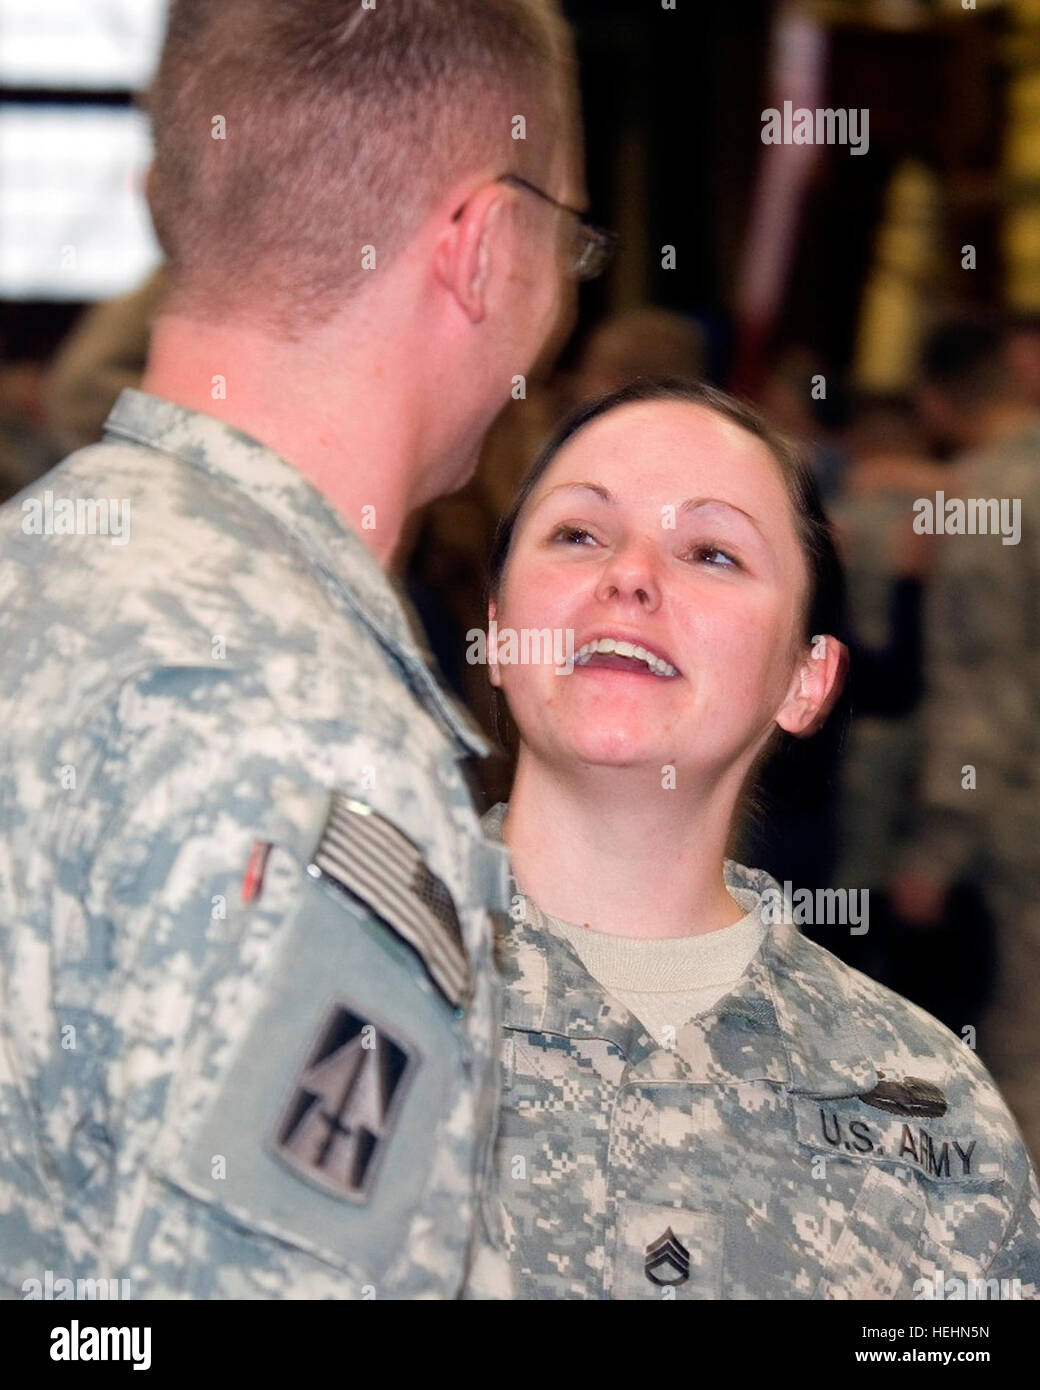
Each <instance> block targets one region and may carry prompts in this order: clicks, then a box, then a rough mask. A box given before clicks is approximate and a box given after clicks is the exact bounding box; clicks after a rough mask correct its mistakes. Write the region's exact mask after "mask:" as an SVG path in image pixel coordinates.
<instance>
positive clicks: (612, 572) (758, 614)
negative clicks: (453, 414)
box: [492, 401, 818, 775]
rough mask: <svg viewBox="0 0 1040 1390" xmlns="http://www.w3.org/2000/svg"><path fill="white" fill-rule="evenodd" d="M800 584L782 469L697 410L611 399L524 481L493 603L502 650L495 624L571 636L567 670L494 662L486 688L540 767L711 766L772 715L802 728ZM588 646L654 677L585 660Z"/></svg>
mask: <svg viewBox="0 0 1040 1390" xmlns="http://www.w3.org/2000/svg"><path fill="white" fill-rule="evenodd" d="M807 585H808V574H807V566H806V561H805V558H804V555H803V551H802V548H801V545H800V544H799V541H798V537H797V535H796V531H795V521H794V517H793V513H792V509H791V502H790V500H789V498H788V494H787V491H786V488H785V486H784V482H783V479H782V477H781V473H780V467H779V465H778V463H777V461H776V460H775V459H774V457H773V455H772V454H771V453H770V451H769V449H768V448H767V446H766V445H765V444H764V443H763V442H762V441H761V440H760V439H758V438H756V437H755V436H754V435H752V434H749V433H748V432H747V431H745V430H743V429H741V428H740V427H739V426H738V425H737V424H735V423H734V422H732V421H730V420H727V419H724V418H722V417H721V416H718V415H716V414H714V413H712V412H711V411H709V410H708V409H706V408H705V407H703V406H699V405H694V404H689V403H686V402H680V401H656V402H640V403H634V404H630V405H626V406H621V407H619V408H618V409H616V410H613V411H611V412H610V413H609V414H607V415H604V416H601V417H600V418H598V419H596V420H594V421H592V423H591V424H589V425H586V426H585V427H584V428H582V429H581V430H579V431H578V433H577V434H575V435H574V436H573V437H572V438H571V439H570V440H569V441H568V442H567V443H566V444H565V445H564V447H563V448H562V449H561V450H560V452H559V453H558V454H557V456H556V458H555V459H554V460H553V462H552V463H551V464H550V466H549V468H548V469H547V470H546V472H545V473H544V474H543V476H542V477H541V478H540V479H539V482H538V484H537V487H536V489H535V491H534V492H533V493H532V494H531V497H530V498H529V499H528V502H527V505H526V506H525V508H524V511H523V514H522V516H521V518H520V521H519V524H518V526H517V529H516V531H515V533H514V537H513V544H512V549H511V551H510V556H509V560H508V564H507V568H506V572H505V576H504V581H503V583H502V585H501V588H500V591H499V594H498V602H497V604H496V605H493V608H492V611H493V615H494V616H495V618H496V620H497V623H498V628H499V634H500V637H499V640H500V642H501V634H502V633H503V631H504V629H506V628H512V629H515V630H517V631H518V632H519V631H520V630H522V629H524V628H528V629H543V628H551V629H560V630H562V631H564V632H566V631H567V630H568V629H571V630H573V634H574V638H573V641H574V651H575V653H576V664H575V666H574V670H573V671H572V672H571V673H570V674H566V675H563V674H557V672H556V669H555V668H554V666H553V665H550V664H541V665H520V664H509V665H501V666H499V667H498V670H497V674H496V672H494V671H493V672H492V679H493V680H494V681H495V683H496V684H499V685H501V687H502V689H503V690H504V693H505V696H506V698H507V700H508V702H509V707H510V710H511V711H512V714H513V717H514V719H515V720H516V722H517V725H518V727H519V729H520V732H521V735H522V737H523V740H524V743H525V744H526V745H527V746H528V748H529V749H531V750H532V751H534V752H535V753H536V754H537V755H538V756H540V757H541V758H543V759H546V760H547V761H549V762H552V763H556V764H573V763H574V762H575V761H578V762H583V763H588V764H600V765H614V766H632V765H636V764H648V765H659V766H662V767H663V766H664V765H666V764H671V765H674V766H675V767H676V769H677V772H678V770H679V769H681V768H683V767H685V768H687V769H696V770H697V771H698V772H700V773H707V774H709V775H710V774H712V773H715V774H719V773H721V772H722V771H723V770H724V769H726V768H727V767H730V766H732V765H733V764H735V763H736V762H738V761H740V760H742V759H743V758H744V755H747V754H750V756H754V753H755V752H757V750H758V747H759V746H760V745H761V744H762V742H763V741H764V740H765V738H767V737H768V735H769V733H770V732H771V731H772V729H773V727H774V725H775V724H776V723H780V724H781V726H782V727H785V728H791V729H792V731H793V732H800V731H801V729H802V727H804V723H807V722H808V720H809V715H808V713H807V711H806V709H805V708H804V706H805V704H806V699H805V688H806V676H805V673H806V672H809V686H810V692H811V691H812V690H813V689H814V688H815V687H814V683H813V680H812V672H811V667H812V666H813V665H814V664H818V663H813V662H811V661H810V660H807V658H808V656H809V652H808V644H807V643H805V641H804V639H803V634H802V613H803V606H804V603H805V600H806V594H807ZM600 639H614V640H615V641H616V642H628V643H631V644H632V645H633V646H635V647H642V648H644V649H646V650H647V651H649V652H650V653H652V654H655V655H656V656H657V657H659V658H663V660H664V661H665V662H667V667H662V666H661V664H660V663H657V671H656V672H655V671H653V670H651V669H650V666H649V665H648V663H647V662H646V661H645V660H642V659H639V658H638V657H625V656H620V655H618V654H617V653H613V654H611V653H609V652H608V653H604V652H603V651H602V650H595V649H593V654H592V655H589V648H588V646H587V644H589V643H595V644H596V647H600V646H601V642H600ZM564 640H565V639H564ZM608 645H609V642H608ZM662 671H664V672H665V673H664V674H662ZM669 671H671V672H675V674H668V673H667V672H669ZM803 721H804V723H803ZM748 761H750V758H748Z"/></svg>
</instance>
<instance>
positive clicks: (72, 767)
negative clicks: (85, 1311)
mask: <svg viewBox="0 0 1040 1390" xmlns="http://www.w3.org/2000/svg"><path fill="white" fill-rule="evenodd" d="M47 490H49V491H50V492H51V493H52V495H53V498H55V499H73V500H74V499H77V498H78V499H105V498H111V499H128V500H129V505H130V520H131V525H130V532H129V537H128V539H127V542H126V543H125V544H113V543H112V538H111V537H109V536H105V535H100V534H87V535H59V534H51V535H39V534H31V533H29V534H27V532H26V529H25V527H24V525H23V521H24V520H25V518H26V517H27V516H28V515H29V512H30V510H31V509H32V507H33V503H34V501H41V500H42V499H43V497H44V493H45V491H47ZM26 504H28V505H26ZM0 646H2V650H3V652H4V662H3V667H2V671H0V737H2V739H3V742H4V748H3V753H2V756H0V924H2V927H0V993H2V998H0V1016H2V1033H0V1041H2V1046H0V1287H2V1288H3V1289H4V1291H5V1292H6V1293H7V1295H8V1296H10V1297H20V1296H22V1295H23V1293H24V1291H25V1289H26V1287H27V1281H31V1280H36V1281H42V1280H44V1278H45V1275H46V1272H47V1271H48V1270H49V1271H51V1272H52V1274H53V1276H54V1278H70V1279H79V1278H84V1279H88V1278H89V1279H101V1278H104V1279H124V1278H125V1279H128V1280H129V1281H130V1283H129V1291H130V1295H131V1296H132V1297H135V1298H137V1297H163V1296H166V1297H179V1296H181V1297H233V1298H248V1297H262V1298H273V1297H337V1298H350V1297H375V1298H389V1297H444V1296H456V1295H458V1294H460V1293H461V1294H463V1295H465V1296H481V1297H485V1296H488V1297H497V1296H509V1293H510V1289H511V1285H510V1281H509V1273H508V1266H507V1265H506V1262H505V1259H504V1258H503V1257H502V1256H501V1254H500V1253H499V1252H497V1251H496V1250H495V1249H494V1247H493V1246H492V1245H491V1244H490V1243H489V1242H488V1240H487V1232H486V1222H485V1220H484V1218H483V1216H482V1208H483V1206H484V1200H483V1179H484V1177H485V1175H486V1172H487V1166H488V1164H489V1161H490V1155H491V1143H490V1141H491V1136H492V1129H493V1124H494V1115H495V1108H496V1104H497V1074H496V1066H495V1046H496V1044H495V1039H496V1037H497V1029H498V1025H499V1001H498V989H497V984H496V983H495V980H494V974H493V969H492V966H491V961H490V956H491V944H492V943H491V928H490V922H489V917H488V912H487V909H488V908H489V907H499V906H501V905H502V904H503V903H504V902H505V900H506V889H507V886H508V884H507V877H506V871H507V863H506V858H505V854H504V851H503V850H502V849H501V848H500V847H497V846H490V845H488V844H487V842H486V841H484V839H483V837H482V836H481V833H480V828H479V822H478V820H477V817H476V814H475V812H474V810H473V809H472V805H471V802H470V799H469V795H468V791H467V786H466V782H465V778H464V775H463V769H462V767H461V766H460V762H461V760H462V759H464V758H466V757H467V756H468V755H470V754H473V753H482V752H484V751H485V750H486V745H485V743H484V741H483V739H482V737H481V736H480V735H479V734H478V733H476V731H475V730H474V729H473V727H472V726H471V725H470V724H469V723H468V721H467V720H466V719H465V717H464V716H463V715H462V714H461V713H460V712H459V711H457V710H456V708H455V707H454V706H453V704H452V703H451V702H450V700H449V699H448V698H447V697H446V696H445V695H444V693H443V692H442V691H441V689H440V687H439V686H438V685H437V683H436V681H435V679H434V678H433V677H432V675H431V673H430V671H429V670H428V669H427V667H426V666H425V665H424V663H423V661H422V658H421V655H420V651H419V648H418V647H417V645H416V642H415V640H414V639H413V637H412V635H411V633H410V631H409V629H408V626H407V623H406V619H405V615H404V612H403V610H402V608H401V606H400V604H399V602H398V600H397V597H396V595H395V592H394V590H393V589H392V587H391V585H390V584H389V582H388V580H387V579H386V577H385V576H384V575H383V573H382V571H381V570H380V569H379V567H378V565H377V564H376V562H375V560H374V559H373V558H372V557H371V556H370V555H369V553H368V552H367V550H366V549H365V548H364V546H363V545H362V544H361V541H360V540H359V539H358V537H357V536H356V535H355V534H354V533H353V532H352V531H351V530H350V529H349V528H348V526H347V525H345V524H344V523H343V522H342V521H341V520H340V519H339V518H338V517H337V515H336V514H335V513H334V512H333V511H332V510H331V509H330V508H329V507H328V506H327V505H326V503H325V502H324V501H323V500H322V499H321V497H320V496H319V495H318V494H317V493H316V492H315V491H314V490H313V489H312V488H311V487H310V486H309V484H307V483H306V482H305V481H304V479H303V478H302V477H301V476H300V475H299V474H298V473H296V471H295V470H294V469H292V468H291V467H290V466H289V465H288V464H286V463H285V462H284V461H282V460H281V459H279V458H278V457H276V456H275V455H274V454H272V453H271V452H270V451H269V450H267V449H265V448H264V447H262V446H261V445H259V444H258V443H256V442H255V441H253V440H250V439H249V438H248V437H246V436H244V435H242V434H240V433H238V432H237V431H234V430H232V429H230V428H228V427H226V426H225V425H223V424H221V423H220V422H218V421H216V420H214V419H210V418H208V417H205V416H203V415H199V414H196V413H194V412H191V411H187V410H184V409H181V408H180V407H177V406H174V405H172V404H170V403H168V402H165V401H161V400H158V399H156V398H154V397H151V396H148V395H145V394H143V393H141V392H137V391H127V392H124V394H123V395H122V396H121V397H120V399H119V401H118V402H117V404H116V407H115V409H114V410H113V412H112V414H111V416H110V417H109V421H108V425H107V435H106V439H105V441H104V442H102V443H101V444H99V445H96V446H93V447H91V448H88V449H85V450H82V451H81V452H79V453H77V454H74V455H72V456H71V457H70V458H69V459H67V460H66V461H65V462H64V463H63V464H62V465H60V466H59V467H58V468H57V469H56V470H54V471H52V472H51V473H49V474H48V475H47V476H46V477H44V478H42V479H41V480H40V481H39V482H38V483H37V484H36V485H34V488H33V489H32V491H30V492H27V493H24V494H22V496H21V497H19V498H16V499H14V500H13V501H12V502H11V503H9V504H8V506H7V507H6V508H5V509H4V510H3V511H2V512H0ZM330 792H336V793H340V794H342V795H343V796H344V797H347V798H351V799H352V800H351V801H350V802H349V805H348V811H347V812H346V813H345V814H347V815H348V818H349V817H353V818H354V822H356V823H357V824H358V825H360V826H362V829H363V831H364V833H366V834H371V835H375V836H376V837H377V840H376V841H375V842H374V843H376V844H377V845H380V846H382V845H385V846H388V848H387V850H386V852H385V853H381V852H373V853H372V854H371V855H369V856H368V861H369V862H365V856H364V855H362V856H357V855H356V854H355V859H354V861H353V862H352V863H351V865H350V866H349V869H348V870H345V871H344V872H346V873H348V876H349V875H352V876H353V877H352V882H353V883H354V886H355V889H356V891H353V892H351V891H345V890H344V888H343V887H341V886H339V885H338V884H337V883H336V882H335V881H334V879H333V878H332V877H327V876H321V877H318V876H316V875H317V870H316V869H313V868H312V869H311V871H310V872H308V865H310V864H311V863H312V860H313V859H314V858H315V857H317V849H316V847H317V846H318V844H319V841H322V842H323V843H324V842H326V841H329V836H330V835H331V834H332V832H331V831H329V830H328V829H325V833H324V837H323V828H325V827H326V817H327V815H328V812H329V807H330ZM357 803H362V805H361V808H360V812H358V810H357ZM344 804H348V803H344ZM330 824H331V822H330ZM402 835H403V836H404V837H406V839H405V840H402V838H401V837H402ZM406 842H411V844H412V845H413V846H414V847H415V859H416V861H417V862H418V865H419V867H418V869H417V868H416V864H415V863H411V862H410V861H407V859H406V857H405V856H404V855H403V854H401V853H400V852H399V847H400V846H401V845H402V844H404V843H406ZM330 843H331V842H330ZM267 846H271V847H272V848H270V849H268V848H267ZM330 853H331V854H332V855H333V857H334V856H335V853H336V848H335V845H334V844H333V846H332V850H331V851H330ZM437 880H440V884H438V882H437ZM359 885H360V886H359ZM424 913H425V915H424ZM431 914H433V915H432V916H431ZM456 915H457V920H458V928H459V931H460V946H461V952H459V953H458V954H459V955H460V957H461V959H462V961H463V965H462V967H461V973H462V974H463V975H468V981H467V983H466V984H465V988H464V990H463V994H464V998H463V999H462V1001H461V1007H459V1008H456V1007H455V1001H454V1000H453V999H450V998H448V997H446V993H445V990H444V989H442V988H441V987H439V986H438V983H437V982H436V980H435V978H434V976H433V975H432V974H431V973H430V972H429V971H428V970H427V969H426V968H425V964H424V961H425V959H426V958H424V957H423V956H422V955H421V954H418V953H417V951H416V950H414V949H413V948H412V946H411V945H409V944H406V943H407V937H406V936H405V935H404V928H407V927H408V924H409V923H410V922H411V923H414V922H415V921H420V922H421V923H422V924H423V929H424V930H427V929H428V928H429V924H430V922H431V921H436V922H437V923H454V921H455V916H456ZM391 923H396V924H398V925H399V926H401V927H402V930H400V931H399V930H396V929H395V926H394V925H391ZM441 930H447V928H446V927H444V928H442V927H441V926H438V927H437V931H441ZM433 936H434V937H435V936H436V932H434V933H433ZM427 944H429V943H427ZM435 947H436V941H435V940H434V942H433V946H431V947H430V949H431V950H432V949H434V948H435ZM456 973H459V970H458V969H457V970H456ZM442 978H444V972H442ZM341 1043H342V1047H340V1046H339V1044H341ZM333 1047H335V1048H338V1050H336V1051H330V1049H332V1048H333ZM323 1048H324V1049H325V1050H324V1052H323V1051H322V1049H323ZM337 1088H338V1089H337ZM316 1136H317V1137H321V1142H320V1143H318V1142H316Z"/></svg>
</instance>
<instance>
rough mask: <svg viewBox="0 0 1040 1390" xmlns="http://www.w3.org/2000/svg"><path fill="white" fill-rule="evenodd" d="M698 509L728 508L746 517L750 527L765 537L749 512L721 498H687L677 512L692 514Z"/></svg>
mask: <svg viewBox="0 0 1040 1390" xmlns="http://www.w3.org/2000/svg"><path fill="white" fill-rule="evenodd" d="M699 507H728V508H729V509H730V511H733V512H739V513H740V515H741V516H743V517H747V519H748V521H750V522H751V525H752V526H753V527H754V528H755V530H756V531H757V532H758V533H759V535H761V536H764V535H765V532H764V531H763V530H762V527H761V526H760V525H759V524H758V522H757V521H756V520H755V518H754V517H753V516H752V515H751V513H750V512H746V511H745V510H744V508H743V507H738V506H737V505H736V503H735V502H726V501H724V500H723V499H722V498H721V497H688V498H687V499H686V501H685V502H684V503H683V504H682V506H681V507H680V508H679V512H680V514H681V513H684V512H692V511H696V510H697V509H698V508H699Z"/></svg>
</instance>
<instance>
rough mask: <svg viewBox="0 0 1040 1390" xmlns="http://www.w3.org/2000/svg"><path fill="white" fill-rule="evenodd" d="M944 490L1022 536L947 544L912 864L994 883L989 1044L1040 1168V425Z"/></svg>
mask: <svg viewBox="0 0 1040 1390" xmlns="http://www.w3.org/2000/svg"><path fill="white" fill-rule="evenodd" d="M946 492H947V497H948V498H953V497H963V498H995V499H998V500H999V499H1002V498H1003V499H1018V500H1019V501H1020V503H1021V536H1020V538H1019V541H1018V544H1017V545H1004V544H1003V542H1002V539H1001V537H1000V536H999V535H974V536H973V535H944V536H942V537H940V538H939V539H938V540H937V542H936V552H937V555H936V570H935V574H934V577H933V579H932V582H931V586H930V589H931V592H930V595H929V601H928V608H927V619H926V628H925V631H926V635H927V642H926V648H925V656H926V664H925V688H926V694H925V702H924V709H923V722H924V735H925V737H924V751H923V756H922V776H921V787H920V791H919V801H920V823H919V825H918V827H917V833H916V835H915V836H914V842H913V844H912V845H911V846H910V848H909V849H908V850H907V851H906V852H905V853H904V855H903V867H904V868H908V869H912V870H916V871H918V872H922V873H926V874H931V875H933V876H938V877H939V878H940V879H942V880H943V881H944V882H946V883H947V884H949V883H952V882H954V881H955V880H956V878H957V877H958V875H960V874H962V873H967V872H970V873H973V874H975V875H977V876H978V877H979V879H980V881H981V883H982V885H983V888H984V891H985V893H986V896H987V899H988V902H989V906H990V908H991V910H992V911H993V914H994V919H995V923H996V937H997V980H996V985H995V988H994V991H993V997H992V1000H991V1002H990V1004H989V1007H988V1009H987V1011H986V1014H985V1016H984V1017H983V1019H982V1021H981V1024H980V1027H979V1037H978V1047H979V1052H980V1054H981V1055H982V1056H983V1057H985V1058H986V1061H987V1063H988V1064H989V1066H990V1067H991V1069H992V1071H993V1074H994V1076H995V1077H996V1079H997V1082H998V1084H999V1085H1000V1088H1001V1090H1002V1092H1003V1094H1004V1095H1005V1097H1006V1099H1007V1101H1008V1104H1009V1105H1010V1107H1011V1109H1012V1111H1013V1112H1014V1114H1015V1117H1016V1119H1017V1120H1018V1123H1019V1125H1020V1126H1021V1128H1022V1131H1023V1134H1024V1135H1025V1138H1026V1141H1027V1143H1028V1144H1029V1147H1030V1149H1031V1152H1032V1154H1033V1160H1034V1162H1040V989H1038V988H1037V981H1038V980H1040V737H1038V736H1037V714H1038V711H1040V425H1035V426H1034V427H1033V428H1031V429H1027V430H1025V431H1024V432H1022V433H1020V434H1016V435H1014V436H1012V437H1011V438H1009V439H1006V440H1004V441H1003V442H1002V443H999V444H993V445H989V446H987V447H986V448H983V449H979V450H977V451H974V452H973V453H971V454H968V455H965V456H964V458H963V459H962V460H961V461H960V462H959V463H958V464H956V465H955V468H954V470H953V472H952V476H951V479H950V482H949V484H948V486H947V489H946Z"/></svg>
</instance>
